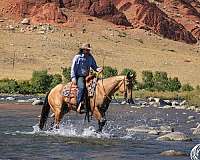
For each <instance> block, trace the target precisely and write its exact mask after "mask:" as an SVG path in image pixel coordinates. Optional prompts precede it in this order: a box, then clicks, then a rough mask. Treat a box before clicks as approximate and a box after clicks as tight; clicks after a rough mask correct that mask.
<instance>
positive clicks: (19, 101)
mask: <svg viewBox="0 0 200 160" xmlns="http://www.w3.org/2000/svg"><path fill="white" fill-rule="evenodd" d="M17 102H18V103H26V102H27V101H26V100H23V99H19V100H17Z"/></svg>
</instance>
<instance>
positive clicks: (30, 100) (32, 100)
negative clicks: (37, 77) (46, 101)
mask: <svg viewBox="0 0 200 160" xmlns="http://www.w3.org/2000/svg"><path fill="white" fill-rule="evenodd" d="M36 100H37V98H31V99H28V100H27V102H30V103H33V102H34V101H36Z"/></svg>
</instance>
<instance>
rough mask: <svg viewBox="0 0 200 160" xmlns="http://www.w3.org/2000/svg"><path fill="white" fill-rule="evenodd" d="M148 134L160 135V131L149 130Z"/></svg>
mask: <svg viewBox="0 0 200 160" xmlns="http://www.w3.org/2000/svg"><path fill="white" fill-rule="evenodd" d="M148 134H152V135H159V134H160V131H158V130H152V131H149V132H148Z"/></svg>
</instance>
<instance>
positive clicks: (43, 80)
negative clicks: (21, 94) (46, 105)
mask: <svg viewBox="0 0 200 160" xmlns="http://www.w3.org/2000/svg"><path fill="white" fill-rule="evenodd" d="M52 79H53V76H52V75H48V74H47V71H46V70H44V71H34V72H33V74H32V78H31V83H32V86H33V90H34V92H35V93H45V92H47V91H48V90H49V89H50V85H51V82H52Z"/></svg>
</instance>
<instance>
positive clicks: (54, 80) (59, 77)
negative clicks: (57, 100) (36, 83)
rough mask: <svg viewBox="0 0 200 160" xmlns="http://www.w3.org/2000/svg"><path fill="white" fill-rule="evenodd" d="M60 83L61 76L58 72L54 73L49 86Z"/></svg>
mask: <svg viewBox="0 0 200 160" xmlns="http://www.w3.org/2000/svg"><path fill="white" fill-rule="evenodd" d="M60 83H62V76H61V75H60V74H55V75H53V79H52V82H51V85H50V87H51V88H53V87H55V86H56V85H58V84H60Z"/></svg>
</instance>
